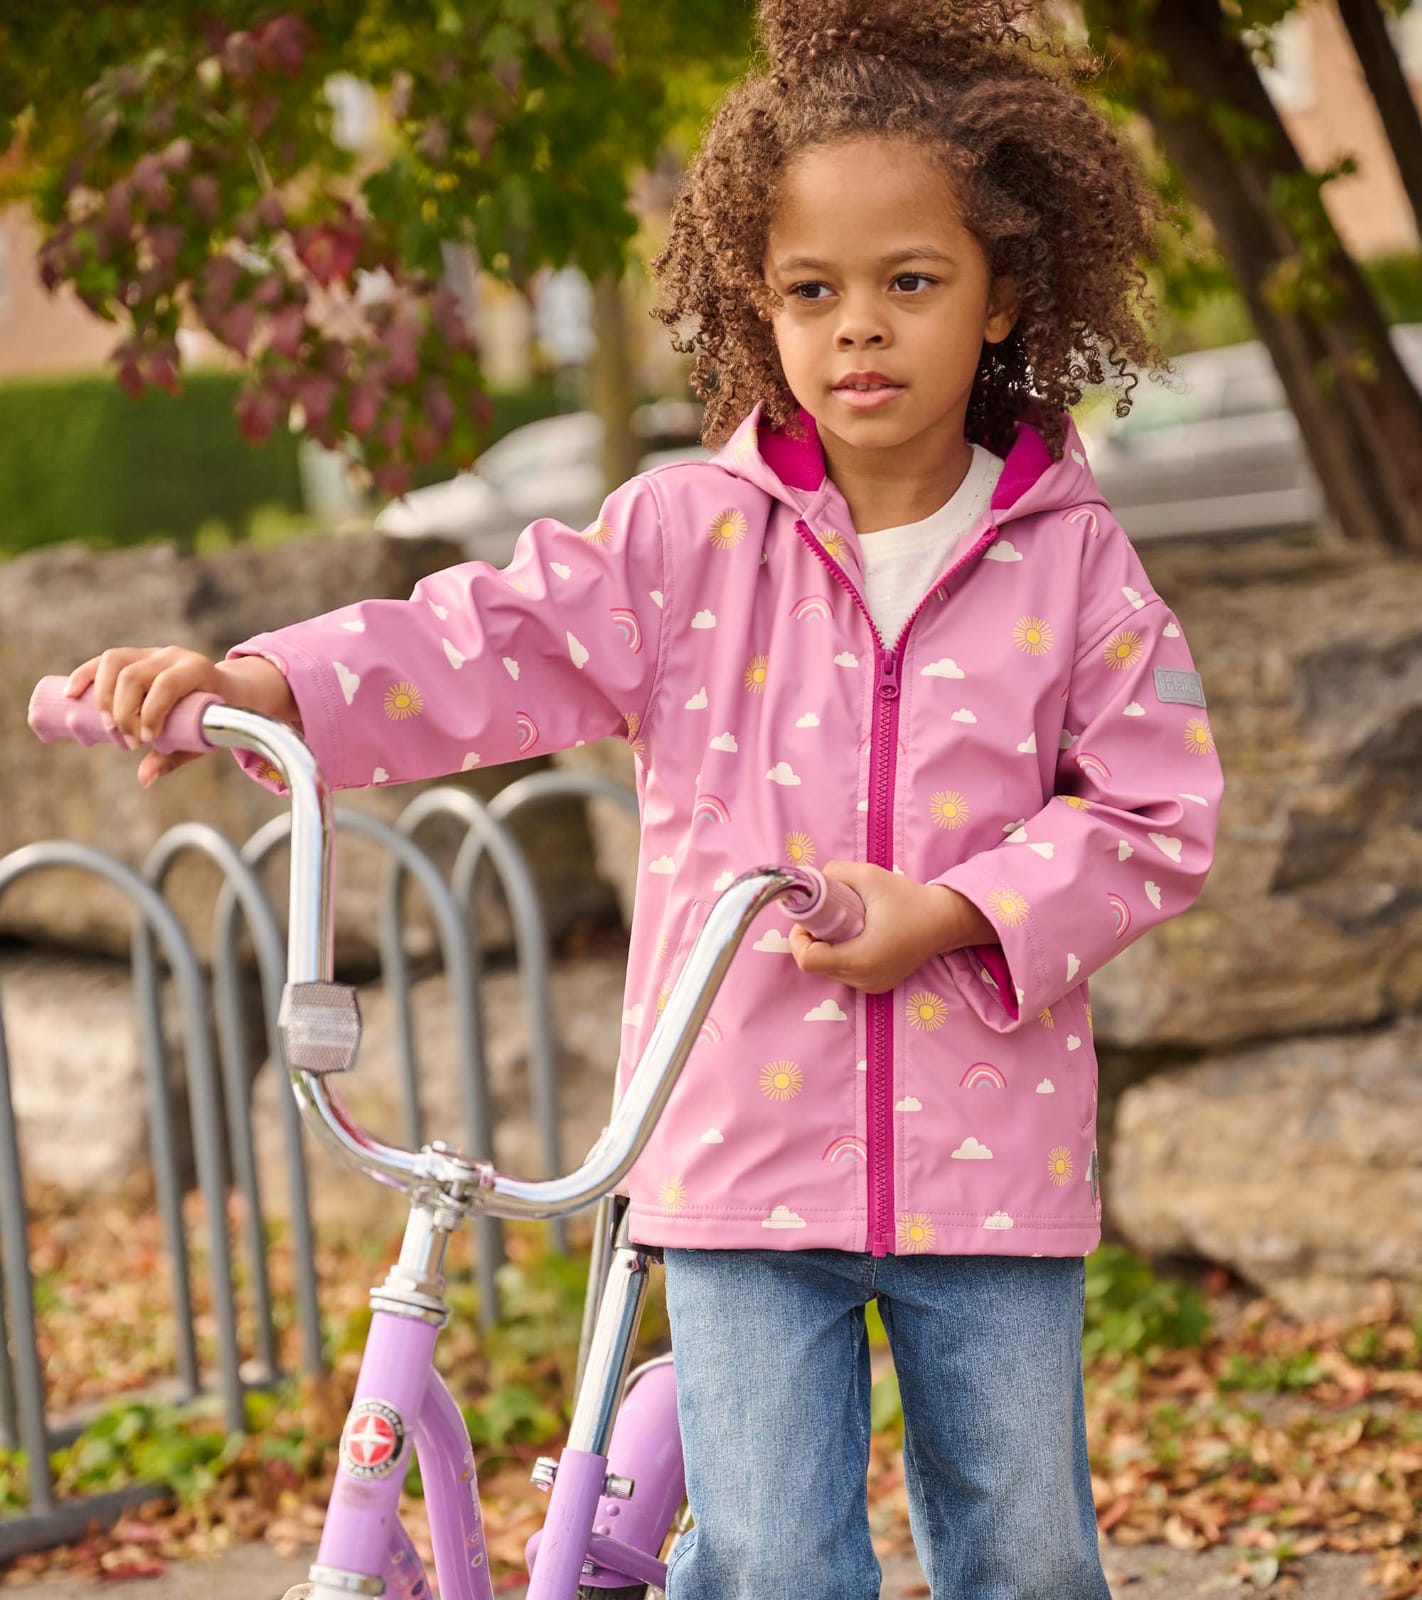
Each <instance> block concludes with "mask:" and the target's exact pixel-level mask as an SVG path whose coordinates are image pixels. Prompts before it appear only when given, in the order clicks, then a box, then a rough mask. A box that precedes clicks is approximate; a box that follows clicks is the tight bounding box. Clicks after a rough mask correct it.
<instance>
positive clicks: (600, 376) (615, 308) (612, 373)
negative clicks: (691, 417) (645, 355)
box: [592, 272, 642, 494]
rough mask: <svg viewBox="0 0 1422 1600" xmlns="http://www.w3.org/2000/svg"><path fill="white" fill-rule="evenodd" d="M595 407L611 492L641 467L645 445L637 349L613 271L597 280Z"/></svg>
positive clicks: (594, 289)
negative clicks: (639, 426)
mask: <svg viewBox="0 0 1422 1600" xmlns="http://www.w3.org/2000/svg"><path fill="white" fill-rule="evenodd" d="M592 292H593V331H594V332H595V333H596V335H597V350H596V351H595V352H594V354H593V359H592V392H593V410H594V411H596V412H597V414H598V416H600V417H601V418H602V426H603V434H602V476H603V491H604V493H607V494H610V493H611V492H612V491H613V490H614V489H615V488H617V486H618V485H619V484H622V483H626V481H627V480H628V478H630V477H631V476H632V475H633V473H635V472H636V470H637V461H638V458H639V457H640V456H641V453H642V452H641V447H640V446H639V444H638V442H637V438H636V436H635V435H634V434H633V432H632V423H631V417H632V402H633V393H632V384H633V378H632V353H631V350H630V349H629V348H628V339H627V306H626V302H625V301H624V299H623V295H622V280H621V278H620V277H617V276H615V275H614V274H613V273H611V272H604V273H600V274H599V275H598V277H597V278H595V279H594V280H593V286H592Z"/></svg>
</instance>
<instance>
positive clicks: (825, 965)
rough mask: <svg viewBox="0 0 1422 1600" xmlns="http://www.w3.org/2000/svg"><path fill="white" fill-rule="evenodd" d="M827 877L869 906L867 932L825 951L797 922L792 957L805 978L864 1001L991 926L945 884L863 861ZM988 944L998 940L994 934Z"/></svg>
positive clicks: (836, 864) (834, 865)
mask: <svg viewBox="0 0 1422 1600" xmlns="http://www.w3.org/2000/svg"><path fill="white" fill-rule="evenodd" d="M822 870H823V872H824V875H825V877H827V878H830V879H833V880H835V881H837V882H839V883H847V884H848V885H849V887H850V888H851V889H853V890H855V891H856V893H857V894H858V895H859V897H860V898H861V899H862V900H863V902H864V928H863V931H862V932H861V933H860V934H858V936H857V937H855V938H853V939H845V940H842V941H841V942H840V943H839V944H826V943H824V942H823V941H822V940H819V939H813V938H811V936H810V935H809V934H808V933H807V932H806V931H805V929H804V928H803V927H801V926H800V924H799V923H796V924H794V926H793V927H792V928H791V929H790V953H791V954H792V955H793V956H794V957H795V960H796V962H797V963H798V964H799V967H800V970H801V972H811V973H814V974H815V975H816V976H817V977H823V978H829V979H831V980H832V981H833V982H835V983H847V984H848V985H849V986H850V988H852V989H862V990H863V991H864V993H865V994H883V993H884V992H885V991H887V990H889V989H892V988H893V987H894V985H895V984H896V983H899V982H901V981H902V980H903V979H904V978H906V977H908V975H909V974H910V973H911V972H916V971H917V970H918V969H919V968H920V967H921V966H922V965H923V964H924V962H926V961H927V960H928V959H929V958H930V957H931V956H934V955H937V954H939V953H940V952H942V951H947V950H956V949H958V948H960V947H961V946H962V945H965V944H971V943H974V942H976V932H977V930H979V929H981V928H982V927H983V926H984V925H985V922H984V919H983V917H982V915H981V913H980V912H979V911H978V909H977V907H976V906H974V905H973V903H972V902H971V901H970V900H967V899H965V898H964V897H963V896H962V895H960V894H958V893H957V892H956V891H955V890H952V889H949V888H946V887H945V886H944V885H942V884H936V883H919V882H917V881H916V880H915V879H913V878H906V877H903V876H902V875H901V874H899V873H897V872H887V871H885V869H884V868H883V867H875V866H871V865H870V864H869V863H868V862H864V861H827V862H826V863H825V865H824V867H823V868H822ZM987 937H988V939H989V940H991V939H992V938H994V937H995V935H993V934H992V933H991V931H990V930H989V932H988V935H987Z"/></svg>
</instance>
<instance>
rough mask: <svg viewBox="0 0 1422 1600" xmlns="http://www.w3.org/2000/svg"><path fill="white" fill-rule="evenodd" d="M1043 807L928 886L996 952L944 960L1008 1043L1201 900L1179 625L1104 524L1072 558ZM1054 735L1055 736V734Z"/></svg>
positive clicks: (1191, 683) (1205, 744) (1209, 853)
mask: <svg viewBox="0 0 1422 1600" xmlns="http://www.w3.org/2000/svg"><path fill="white" fill-rule="evenodd" d="M1079 596H1080V598H1079V602H1078V617H1079V621H1078V628H1077V634H1076V644H1077V654H1076V657H1075V660H1074V662H1073V665H1072V671H1071V679H1070V685H1069V688H1068V693H1067V701H1066V708H1065V723H1064V730H1063V733H1062V737H1061V740H1060V743H1061V744H1062V745H1064V746H1065V748H1063V749H1061V751H1060V754H1059V756H1058V759H1057V763H1056V779H1055V784H1054V788H1053V794H1052V796H1051V797H1050V798H1049V799H1048V801H1047V803H1046V805H1044V806H1043V807H1042V808H1041V810H1040V811H1038V812H1037V813H1036V815H1035V816H1030V817H1028V818H1026V820H1025V822H1024V824H1023V826H1022V827H1020V828H1018V829H1017V830H1016V831H1015V832H1014V833H1012V834H1010V835H1009V836H1008V837H1007V839H1006V840H1004V842H1003V843H1002V844H1000V845H997V846H995V847H994V848H993V849H991V850H986V851H983V852H981V853H980V854H978V855H976V856H971V857H969V859H968V860H966V861H963V862H960V863H959V864H958V865H957V866H955V867H953V868H952V869H950V870H949V871H948V872H945V873H944V874H943V875H942V876H941V877H938V878H935V879H933V880H931V881H932V882H934V883H941V884H945V885H946V886H947V887H948V888H950V889H956V890H957V891H958V893H959V894H962V895H964V896H966V897H967V899H969V900H970V901H972V903H973V904H974V905H975V906H976V907H977V908H978V910H979V911H981V912H982V914H983V915H984V916H985V917H986V918H987V919H988V921H989V922H990V923H991V924H992V926H993V928H994V930H995V931H996V933H997V937H998V940H999V944H997V945H988V946H972V947H968V948H965V949H961V950H953V951H948V952H945V953H944V955H943V957H942V959H943V960H945V961H946V962H947V964H948V969H949V973H950V975H951V977H952V979H953V981H954V983H955V984H956V986H957V988H958V989H959V991H960V992H961V993H962V995H963V996H964V998H965V999H966V1000H967V1002H968V1004H969V1005H970V1006H971V1007H972V1008H973V1010H974V1011H975V1012H976V1013H977V1015H978V1016H979V1017H980V1018H981V1019H982V1020H983V1021H984V1022H986V1023H987V1024H988V1025H989V1026H990V1027H992V1028H994V1029H996V1030H997V1031H998V1032H1001V1033H1010V1032H1012V1031H1013V1030H1014V1029H1016V1028H1017V1027H1019V1026H1021V1025H1022V1024H1023V1023H1024V1022H1028V1021H1032V1020H1034V1019H1036V1018H1037V1017H1038V1016H1039V1015H1040V1013H1041V1012H1042V1010H1043V1008H1044V1007H1047V1006H1050V1005H1052V1004H1054V1003H1055V1002H1056V1001H1058V1000H1060V999H1061V998H1062V997H1063V996H1064V995H1066V994H1067V993H1069V992H1070V991H1071V990H1073V989H1075V988H1076V987H1077V986H1078V985H1080V984H1081V983H1083V982H1085V981H1086V980H1087V979H1088V978H1090V977H1091V976H1092V974H1093V973H1095V972H1097V971H1099V970H1100V969H1101V968H1102V967H1104V966H1105V965H1106V963H1107V962H1108V961H1110V960H1111V958H1112V957H1113V956H1114V955H1116V954H1117V953H1118V952H1119V951H1121V950H1123V949H1125V947H1126V946H1127V945H1128V944H1131V943H1133V942H1134V941H1135V940H1136V939H1138V938H1139V937H1140V936H1141V935H1142V934H1143V933H1144V932H1146V930H1147V929H1149V928H1153V927H1155V926H1156V925H1157V924H1158V923H1162V922H1165V921H1167V920H1168V919H1169V918H1171V917H1176V916H1179V915H1180V913H1181V912H1182V911H1185V910H1187V909H1188V908H1189V907H1190V906H1191V905H1192V904H1193V903H1194V901H1195V899H1196V898H1197V897H1198V895H1199V893H1200V890H1201V888H1202V886H1203V884H1204V881H1205V877H1206V874H1207V873H1208V871H1209V868H1210V863H1211V861H1212V859H1213V856H1214V844H1215V834H1216V830H1217V828H1218V823H1219V806H1220V797H1221V793H1222V791H1223V786H1224V780H1223V776H1222V773H1221V771H1220V764H1219V759H1218V757H1217V756H1216V754H1215V745H1214V739H1213V737H1212V735H1211V732H1210V724H1209V717H1208V714H1207V712H1206V709H1205V696H1204V691H1203V688H1202V686H1201V682H1200V678H1199V676H1198V674H1197V673H1196V672H1195V668H1194V662H1193V660H1192V659H1191V656H1190V649H1189V646H1188V644H1187V643H1186V640H1185V636H1184V633H1183V632H1182V630H1181V627H1180V624H1179V622H1178V620H1177V619H1176V617H1175V616H1174V614H1173V613H1172V612H1171V610H1170V609H1169V608H1168V607H1167V606H1166V605H1165V603H1164V601H1162V600H1161V598H1160V596H1159V595H1157V594H1155V593H1154V592H1153V591H1152V589H1151V586H1150V580H1149V579H1148V577H1147V576H1146V573H1145V569H1144V568H1143V567H1142V566H1141V564H1140V560H1139V558H1138V557H1137V555H1136V553H1135V551H1134V549H1132V547H1131V544H1130V541H1129V540H1128V539H1127V538H1126V535H1125V534H1124V533H1123V532H1122V531H1121V529H1120V528H1119V526H1116V525H1115V524H1114V521H1113V520H1110V519H1106V518H1103V519H1102V532H1101V537H1100V539H1099V540H1092V541H1090V543H1089V545H1088V546H1087V554H1086V556H1085V557H1084V558H1083V565H1082V586H1081V589H1080V591H1079ZM1052 734H1053V737H1054V738H1055V730H1052Z"/></svg>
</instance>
